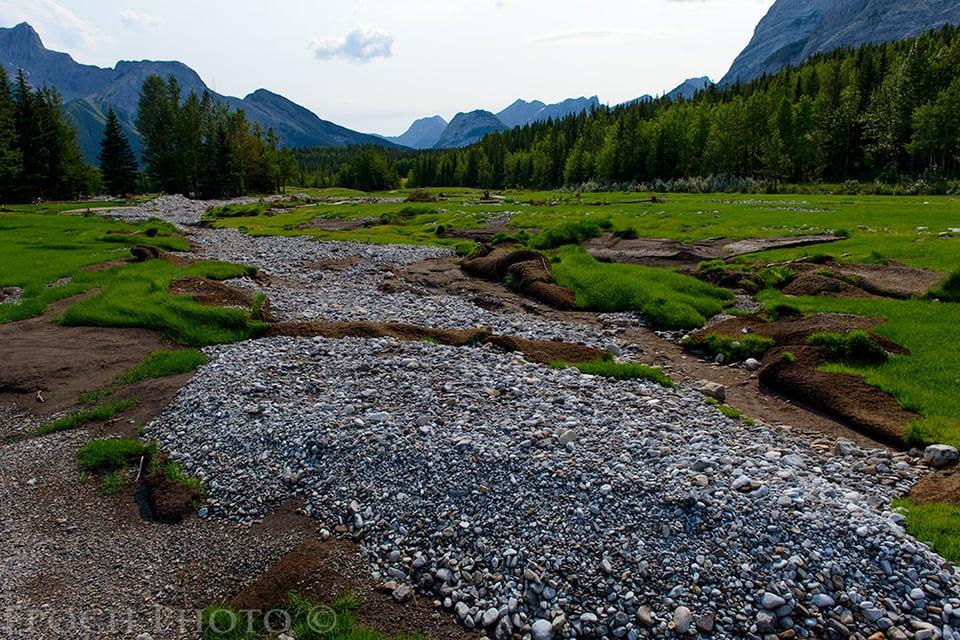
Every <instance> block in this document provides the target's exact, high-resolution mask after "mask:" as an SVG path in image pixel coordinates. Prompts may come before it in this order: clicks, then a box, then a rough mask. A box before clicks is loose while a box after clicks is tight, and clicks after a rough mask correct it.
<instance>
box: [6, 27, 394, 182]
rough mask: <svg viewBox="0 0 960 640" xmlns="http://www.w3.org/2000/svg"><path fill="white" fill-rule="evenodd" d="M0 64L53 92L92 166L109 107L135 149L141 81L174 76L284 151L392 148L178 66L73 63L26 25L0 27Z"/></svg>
mask: <svg viewBox="0 0 960 640" xmlns="http://www.w3.org/2000/svg"><path fill="white" fill-rule="evenodd" d="M0 64H2V65H3V67H4V69H5V70H6V71H7V74H8V75H9V76H10V77H11V78H13V77H15V75H16V73H17V71H18V69H23V70H24V72H25V73H26V74H27V78H28V80H29V81H30V84H31V85H32V86H35V87H39V86H43V85H44V84H46V85H48V86H52V87H56V88H57V91H59V92H60V95H61V96H62V97H63V101H64V103H65V105H66V109H67V111H68V112H69V113H70V114H71V115H72V116H73V117H74V118H75V119H76V121H77V125H78V128H79V131H80V142H81V147H82V149H83V152H84V156H85V158H86V160H87V161H88V162H92V163H96V157H97V153H98V152H99V148H100V147H99V145H100V139H101V138H102V137H103V125H104V122H105V120H106V112H107V109H108V108H109V107H113V109H114V111H116V113H117V116H118V117H119V119H120V122H121V125H122V126H123V128H124V131H125V133H126V134H127V136H128V137H129V138H130V141H131V143H132V144H133V146H134V148H135V150H138V151H139V148H140V136H139V135H138V134H137V132H136V129H135V127H134V126H133V122H134V119H135V118H136V112H137V100H138V98H139V95H140V87H141V85H142V84H143V81H144V80H145V79H146V78H147V76H150V75H159V76H161V77H163V78H167V77H168V76H171V75H172V76H174V77H175V78H176V79H177V81H178V82H179V83H180V86H181V89H182V90H183V93H184V94H187V93H189V92H191V91H193V92H196V93H198V94H202V93H203V92H204V91H209V92H210V94H211V96H212V97H213V98H214V99H215V100H219V101H220V102H222V103H224V104H226V105H229V106H230V108H232V109H243V110H244V111H245V112H246V114H247V117H248V118H249V119H250V121H251V122H259V123H260V125H261V126H263V128H264V129H269V128H273V130H274V132H275V133H276V134H277V135H278V137H279V138H280V143H281V144H282V145H284V146H290V147H300V146H336V145H350V144H376V145H387V146H393V144H394V143H392V142H389V141H385V140H383V139H382V138H379V137H377V136H373V135H368V134H364V133H359V132H356V131H352V130H350V129H347V128H345V127H342V126H340V125H337V124H335V123H333V122H329V121H327V120H322V119H321V118H319V117H318V116H317V115H316V114H314V113H312V112H311V111H309V110H308V109H305V108H304V107H301V106H300V105H298V104H296V103H294V102H292V101H290V100H288V99H286V98H284V97H283V96H280V95H277V94H275V93H272V92H270V91H267V90H266V89H258V90H257V91H254V92H253V93H251V94H249V95H247V96H246V97H245V98H242V99H241V98H235V97H232V96H224V95H220V94H218V93H216V92H213V91H210V89H209V88H208V87H207V85H206V84H205V83H204V82H203V80H202V79H201V78H200V76H199V75H198V74H197V72H196V71H194V70H193V69H191V68H190V67H189V66H187V65H186V64H184V63H182V62H178V61H153V60H140V61H121V62H118V63H117V64H116V66H115V67H113V68H112V69H103V68H100V67H96V66H93V65H84V64H80V63H78V62H76V61H75V60H74V59H73V58H72V57H70V55H68V54H66V53H60V52H56V51H51V50H49V49H47V48H46V47H44V46H43V42H42V41H41V39H40V36H39V35H38V34H37V32H36V31H35V30H34V29H33V27H31V26H30V25H29V24H27V23H25V22H22V23H20V24H18V25H17V26H15V27H12V28H9V29H6V28H0Z"/></svg>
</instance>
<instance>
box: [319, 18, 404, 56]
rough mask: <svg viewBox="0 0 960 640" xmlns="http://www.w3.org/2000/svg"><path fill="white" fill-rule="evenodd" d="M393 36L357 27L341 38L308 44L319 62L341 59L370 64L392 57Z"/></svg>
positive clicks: (376, 29) (322, 39)
mask: <svg viewBox="0 0 960 640" xmlns="http://www.w3.org/2000/svg"><path fill="white" fill-rule="evenodd" d="M392 47H393V34H392V33H388V32H386V31H383V30H382V29H378V28H376V27H364V26H359V27H357V28H356V29H354V30H353V31H351V32H350V33H348V34H347V35H346V36H344V37H343V38H333V37H326V38H318V39H316V40H314V41H313V42H311V43H310V48H311V49H313V55H315V56H316V57H317V58H318V59H320V60H331V59H333V58H343V59H345V60H348V61H349V62H370V61H372V60H376V59H377V58H389V57H390V56H392V55H393V52H392V51H391V48H392Z"/></svg>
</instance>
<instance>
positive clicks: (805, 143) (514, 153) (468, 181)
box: [295, 26, 960, 193]
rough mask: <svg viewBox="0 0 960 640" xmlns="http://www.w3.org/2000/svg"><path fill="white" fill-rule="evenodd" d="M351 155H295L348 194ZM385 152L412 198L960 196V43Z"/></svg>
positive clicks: (930, 38)
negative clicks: (618, 192)
mask: <svg viewBox="0 0 960 640" xmlns="http://www.w3.org/2000/svg"><path fill="white" fill-rule="evenodd" d="M350 151H351V150H349V149H347V150H344V149H341V150H338V151H337V152H335V153H331V152H329V151H317V150H314V149H298V150H296V151H295V153H296V155H297V158H298V161H299V163H300V167H301V170H302V172H303V175H302V178H303V180H302V182H303V183H304V184H308V185H310V186H331V185H335V184H338V185H342V186H353V185H351V184H349V183H348V182H349V180H348V178H349V172H348V171H346V170H345V169H346V168H349V165H350V163H351V162H352V158H351V156H350ZM359 151H360V150H359V149H354V150H353V153H354V154H356V153H359ZM365 153H366V154H368V155H369V150H366V151H365ZM377 153H379V154H382V158H383V160H384V161H386V162H387V163H388V164H390V165H391V167H392V168H393V169H394V170H395V171H396V173H397V174H398V176H404V177H406V178H407V186H409V187H425V186H469V187H481V188H493V189H500V188H509V187H519V188H534V189H548V188H558V187H563V186H566V187H568V188H583V189H585V190H591V189H621V188H626V189H637V190H657V191H668V190H679V191H683V190H701V191H705V190H715V189H720V190H723V188H724V187H725V186H727V185H730V184H739V185H742V184H744V181H743V179H747V180H749V181H752V182H755V183H760V184H763V185H766V186H767V187H768V188H769V187H771V186H774V185H778V184H784V183H790V184H796V183H842V182H845V181H858V182H875V183H877V184H880V185H888V186H890V189H891V190H894V189H895V190H898V192H934V193H946V192H947V191H951V192H956V191H957V189H958V184H957V180H958V179H960V37H958V29H957V27H950V26H948V27H945V28H943V29H942V30H939V31H937V32H930V33H927V34H924V35H922V36H920V37H917V38H913V39H909V40H903V41H898V42H890V43H883V44H874V45H866V46H863V47H860V48H858V49H856V50H851V49H838V50H836V51H833V52H831V53H829V54H824V55H819V56H815V57H813V58H811V59H809V60H808V61H807V62H805V63H804V64H803V65H800V66H797V67H790V68H787V69H784V70H783V71H781V72H780V73H778V74H776V75H773V76H764V77H762V78H759V79H757V80H755V81H752V82H749V83H746V84H742V85H734V86H730V87H725V88H718V87H715V86H714V87H711V88H709V89H707V90H705V91H702V92H699V93H698V94H697V95H696V96H694V97H693V98H692V99H691V100H683V99H678V100H669V99H663V98H662V99H658V100H651V101H642V102H633V103H628V104H623V105H618V106H615V107H605V108H599V109H596V110H594V111H593V112H591V113H581V114H579V115H572V116H568V117H566V118H564V119H561V120H557V121H554V120H547V121H545V122H538V123H534V124H531V125H526V126H523V127H519V128H515V129H512V130H508V131H503V132H500V133H492V134H488V135H487V136H486V137H485V138H483V140H481V141H480V142H478V143H476V144H474V145H472V146H469V147H467V148H463V149H449V150H428V151H422V152H413V151H410V152H402V151H396V150H389V151H387V150H379V151H378V152H377ZM365 162H369V159H367V160H365ZM733 178H737V179H739V180H735V179H733ZM891 192H892V191H891Z"/></svg>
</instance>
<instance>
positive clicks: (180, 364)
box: [115, 349, 207, 386]
mask: <svg viewBox="0 0 960 640" xmlns="http://www.w3.org/2000/svg"><path fill="white" fill-rule="evenodd" d="M206 363H207V356H205V355H203V353H202V352H200V351H197V350H196V349H181V350H179V351H167V350H161V351H154V352H153V353H151V354H150V355H149V356H147V357H146V359H144V361H143V362H141V363H140V364H138V365H137V366H135V367H134V368H133V369H131V370H130V371H127V372H126V373H124V374H122V375H120V376H118V377H117V379H116V380H115V384H117V385H119V386H127V385H131V384H136V383H138V382H142V381H144V380H149V379H151V378H162V377H164V376H172V375H177V374H180V373H187V372H188V371H193V370H194V369H196V368H197V367H199V366H201V365H204V364H206Z"/></svg>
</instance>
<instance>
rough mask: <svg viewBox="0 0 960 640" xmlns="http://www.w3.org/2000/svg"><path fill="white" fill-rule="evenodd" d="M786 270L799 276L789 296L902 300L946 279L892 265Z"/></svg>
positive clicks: (798, 265)
mask: <svg viewBox="0 0 960 640" xmlns="http://www.w3.org/2000/svg"><path fill="white" fill-rule="evenodd" d="M789 266H790V268H791V269H792V270H793V272H794V273H796V274H797V276H798V277H797V279H796V280H795V281H794V282H792V283H791V284H790V285H789V286H788V287H787V288H785V289H784V293H787V294H789V295H833V296H836V297H866V296H878V297H884V298H896V299H898V300H905V299H907V298H911V297H920V296H922V295H923V294H924V293H926V292H927V291H928V290H929V289H933V288H936V287H937V286H939V285H940V283H941V282H942V281H943V278H944V277H946V274H943V273H939V272H937V271H930V270H929V269H920V268H919V267H910V266H907V265H905V264H900V263H899V262H893V261H890V262H888V263H887V264H863V263H855V262H833V261H829V262H826V263H822V264H817V263H814V262H808V261H796V262H791V263H789ZM831 281H832V282H831Z"/></svg>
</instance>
